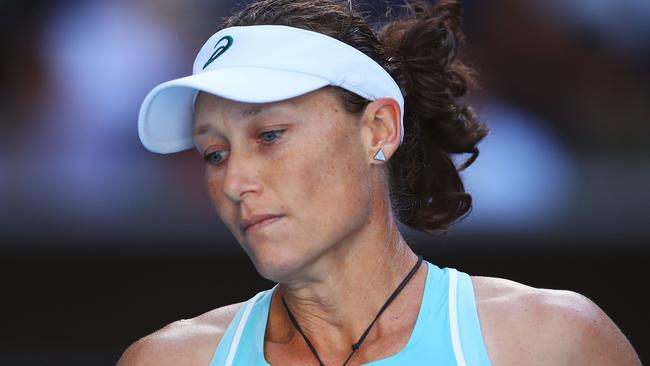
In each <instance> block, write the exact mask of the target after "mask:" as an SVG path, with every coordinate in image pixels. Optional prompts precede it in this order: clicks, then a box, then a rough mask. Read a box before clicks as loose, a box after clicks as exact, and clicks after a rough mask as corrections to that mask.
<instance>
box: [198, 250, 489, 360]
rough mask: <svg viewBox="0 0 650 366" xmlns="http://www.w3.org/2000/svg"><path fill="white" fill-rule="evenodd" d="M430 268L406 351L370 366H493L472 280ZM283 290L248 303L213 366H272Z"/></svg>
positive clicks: (263, 295)
mask: <svg viewBox="0 0 650 366" xmlns="http://www.w3.org/2000/svg"><path fill="white" fill-rule="evenodd" d="M425 263H427V265H428V272H427V278H426V282H425V286H424V295H423V298H422V305H421V307H420V312H419V314H418V318H417V320H416V322H415V327H414V328H413V332H412V333H411V337H410V338H409V340H408V342H407V343H406V346H404V348H402V350H401V351H400V352H398V353H396V354H394V355H392V356H389V357H387V358H383V359H380V360H377V361H373V362H370V363H368V364H366V365H369V366H370V365H371V366H388V365H391V366H392V365H400V366H401V365H410V366H412V365H437V366H447V365H450V366H451V365H458V366H491V363H490V360H489V358H488V354H487V350H486V348H485V343H484V341H483V336H482V334H481V327H480V324H479V318H478V312H477V310H476V302H475V300H474V289H473V287H472V282H471V279H470V277H469V276H468V275H467V274H466V273H463V272H459V271H457V270H456V269H453V268H445V269H441V268H440V267H438V266H436V265H434V264H431V263H429V262H425ZM276 287H277V286H275V287H273V288H272V289H269V290H266V291H262V292H260V293H258V294H257V295H255V296H254V297H253V298H252V299H250V300H248V301H247V302H246V303H245V304H244V305H243V306H242V307H241V308H240V309H239V311H238V312H237V314H236V315H235V317H234V318H233V320H232V322H231V323H230V326H228V329H227V330H226V333H225V334H224V336H223V338H222V339H221V342H220V343H219V346H218V347H217V350H216V351H215V353H214V356H213V357H212V362H210V366H249V365H255V366H269V363H268V362H266V360H265V358H264V334H265V331H266V322H267V319H268V316H269V308H270V304H271V296H272V295H273V291H274V290H275V288H276Z"/></svg>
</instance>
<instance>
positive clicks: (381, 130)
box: [361, 98, 402, 164]
mask: <svg viewBox="0 0 650 366" xmlns="http://www.w3.org/2000/svg"><path fill="white" fill-rule="evenodd" d="M361 118H362V136H363V139H364V143H365V146H366V150H367V151H366V153H367V156H368V159H369V160H370V161H371V162H372V163H373V164H382V162H380V161H377V160H375V159H374V157H375V154H377V152H378V151H379V149H382V150H383V151H384V156H385V157H386V160H388V159H390V157H391V156H393V154H394V153H395V150H397V148H398V147H399V144H400V136H401V128H402V127H401V112H400V106H399V103H397V101H396V100H395V99H393V98H379V99H377V100H375V101H373V102H370V103H369V104H368V105H367V106H366V109H365V111H364V113H363V116H362V117H361Z"/></svg>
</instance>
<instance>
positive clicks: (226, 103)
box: [194, 88, 342, 135]
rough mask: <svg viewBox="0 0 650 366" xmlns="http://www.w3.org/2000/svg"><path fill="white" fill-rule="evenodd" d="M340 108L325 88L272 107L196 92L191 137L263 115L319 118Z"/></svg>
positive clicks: (270, 105) (338, 101) (269, 104)
mask: <svg viewBox="0 0 650 366" xmlns="http://www.w3.org/2000/svg"><path fill="white" fill-rule="evenodd" d="M341 107H342V101H340V100H339V98H338V96H337V95H336V94H335V93H334V92H333V91H332V90H331V89H329V88H324V89H320V90H317V91H314V92H311V93H307V94H305V95H301V96H298V97H296V98H292V99H287V100H284V101H279V102H272V103H242V102H236V101H233V100H228V99H225V98H221V97H218V96H216V95H212V94H209V93H204V92H200V93H199V95H198V96H197V98H196V103H195V106H194V135H200V134H203V133H205V132H207V131H208V130H210V129H212V128H213V127H215V126H219V125H221V124H226V123H228V122H229V121H232V120H238V121H244V122H245V121H247V120H252V119H254V118H255V117H257V116H260V115H267V114H291V115H299V114H303V113H308V114H310V115H313V114H322V113H326V112H327V111H332V112H337V111H338V110H339V109H340V108H341Z"/></svg>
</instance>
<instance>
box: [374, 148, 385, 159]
mask: <svg viewBox="0 0 650 366" xmlns="http://www.w3.org/2000/svg"><path fill="white" fill-rule="evenodd" d="M375 160H377V161H386V155H384V150H383V149H381V148H380V149H379V151H377V153H376V154H375Z"/></svg>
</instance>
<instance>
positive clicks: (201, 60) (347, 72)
mask: <svg viewBox="0 0 650 366" xmlns="http://www.w3.org/2000/svg"><path fill="white" fill-rule="evenodd" d="M328 85H333V86H338V87H341V88H343V89H346V90H349V91H351V92H353V93H354V94H357V95H359V96H361V97H363V98H366V99H368V100H376V99H378V98H382V97H389V98H393V99H395V100H396V101H397V103H398V104H399V106H400V121H401V131H400V136H401V140H400V141H402V140H403V139H404V122H403V120H404V118H403V117H404V97H403V96H402V93H401V91H400V88H399V86H397V83H395V81H394V80H393V78H391V76H390V75H389V74H388V72H386V70H384V68H382V67H381V66H380V65H379V64H377V63H376V62H375V61H373V60H372V59H371V58H370V57H368V56H367V55H365V54H364V53H362V52H361V51H359V50H357V49H356V48H354V47H351V46H349V45H347V44H345V43H343V42H341V41H339V40H336V39H334V38H331V37H328V36H326V35H324V34H321V33H317V32H312V31H307V30H303V29H299V28H293V27H287V26H280V25H255V26H248V27H232V28H226V29H223V30H221V31H219V32H217V33H216V34H214V35H213V36H212V37H210V39H208V41H207V42H206V43H205V44H204V45H203V47H202V48H201V51H199V54H198V55H197V57H196V60H195V61H194V68H193V73H192V75H191V76H187V77H184V78H180V79H176V80H171V81H168V82H165V83H162V84H160V85H158V86H157V87H155V88H154V89H153V90H152V91H150V92H149V94H148V95H147V96H146V98H145V99H144V102H143V103H142V106H141V108H140V116H139V120H138V132H139V135H140V141H142V144H143V145H144V146H145V147H146V148H147V149H148V150H150V151H152V152H156V153H161V154H168V153H174V152H178V151H183V150H187V149H190V148H192V147H193V146H194V142H193V140H192V129H193V124H194V111H193V106H194V99H195V98H196V95H197V94H198V92H199V91H203V92H206V93H210V94H214V95H217V96H220V97H222V98H226V99H230V100H234V101H237V102H244V103H269V102H277V101H281V100H286V99H290V98H294V97H297V96H300V95H303V94H306V93H309V92H312V91H315V90H317V89H320V88H322V87H325V86H328Z"/></svg>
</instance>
